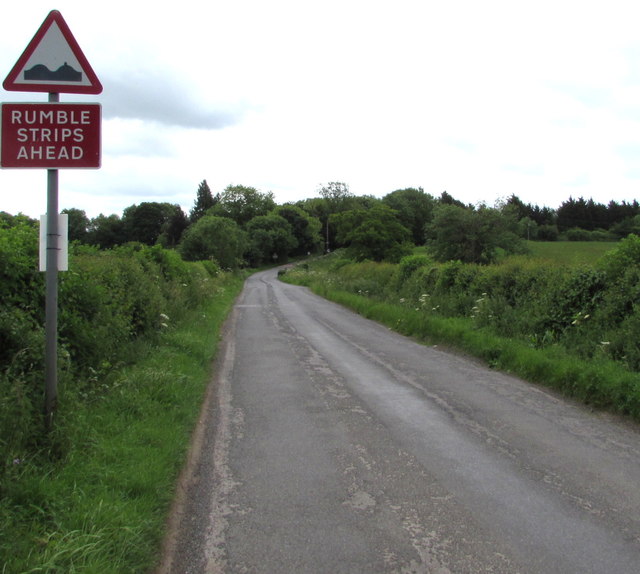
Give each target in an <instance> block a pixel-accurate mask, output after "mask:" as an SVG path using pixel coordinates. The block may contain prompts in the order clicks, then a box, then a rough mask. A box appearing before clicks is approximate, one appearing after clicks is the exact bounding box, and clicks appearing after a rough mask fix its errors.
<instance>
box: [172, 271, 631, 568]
mask: <svg viewBox="0 0 640 574" xmlns="http://www.w3.org/2000/svg"><path fill="white" fill-rule="evenodd" d="M159 572H162V573H169V572H170V573H174V574H177V573H180V574H187V573H194V574H195V573H198V574H199V573H209V574H214V573H216V574H217V573H264V574H287V573H291V574H293V573H295V574H304V573H318V574H320V573H321V574H325V573H326V574H340V573H345V574H347V573H349V574H366V573H398V574H404V573H406V574H409V573H416V574H417V573H433V574H445V573H454V574H459V573H470V574H471V573H472V574H477V573H480V572H491V573H508V574H515V573H538V574H555V573H557V574H596V573H597V574H603V573H612V574H631V573H633V574H637V573H638V572H640V432H639V429H638V426H636V425H632V424H629V423H625V422H624V421H621V420H618V419H617V418H616V417H613V416H611V415H602V414H597V413H592V412H590V411H589V410H588V409H586V408H583V407H581V406H578V405H575V404H572V403H571V402H569V401H566V400H564V399H562V398H559V397H557V396H555V395H554V394H552V393H551V392H549V391H546V390H544V389H541V388H539V387H536V386H533V385H530V384H527V383H525V382H523V381H521V380H519V379H517V378H514V377H511V376H507V375H504V374H501V373H498V372H495V371H492V370H490V369H487V368H485V367H484V366H482V365H480V364H478V362H476V361H474V360H470V359H467V358H464V357H461V356H459V355H455V354H451V353H448V352H445V351H443V350H440V349H438V348H433V347H427V346H422V345H419V344H417V343H415V342H413V341H412V340H411V339H408V338H406V337H402V336H400V335H397V334H395V333H393V332H391V331H390V330H388V329H387V328H385V327H382V326H380V325H378V324H376V323H373V322H371V321H368V320H366V319H364V318H362V317H360V316H358V315H355V314H353V313H351V312H350V311H347V310H345V309H344V308H342V307H340V306H338V305H335V304H333V303H330V302H327V301H325V300H323V299H321V298H319V297H317V296H315V295H313V294H311V293H310V292H309V291H308V290H307V289H305V288H301V287H296V286H292V285H287V284H284V283H281V282H280V281H278V279H277V275H276V270H271V271H266V272H261V273H257V274H256V275H254V276H252V277H251V278H249V279H248V280H247V282H246V285H245V288H244V291H243V293H242V294H241V296H240V298H239V299H238V301H237V304H236V306H235V308H234V311H233V312H232V315H231V316H230V319H229V321H228V323H227V327H226V332H225V334H224V338H223V341H222V345H221V351H220V355H219V359H218V362H217V370H216V375H215V378H214V380H213V381H212V385H211V392H210V394H209V396H208V398H207V401H206V402H205V405H204V408H203V414H202V419H201V421H200V424H199V426H198V430H197V432H196V435H195V438H194V445H193V449H192V452H191V459H190V463H189V465H188V466H187V468H186V469H185V473H184V481H183V483H182V487H181V489H180V490H179V494H178V497H177V499H176V512H175V513H174V515H173V521H172V526H171V528H170V534H169V536H168V537H167V541H166V552H165V557H164V560H163V564H162V566H161V568H160V570H159Z"/></svg>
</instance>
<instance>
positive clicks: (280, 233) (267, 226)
mask: <svg viewBox="0 0 640 574" xmlns="http://www.w3.org/2000/svg"><path fill="white" fill-rule="evenodd" d="M245 229H246V231H247V234H248V235H249V250H248V252H247V258H248V259H249V263H250V264H251V265H252V266H254V267H257V266H258V265H262V264H264V263H266V262H270V261H274V262H276V261H277V262H279V263H284V262H286V261H287V259H288V257H289V253H291V251H293V249H295V247H296V246H297V245H298V241H297V240H296V238H295V236H294V234H293V228H292V227H291V224H290V223H289V222H288V221H287V220H286V219H285V218H284V217H281V216H280V215H276V214H275V213H271V214H269V215H258V216H257V217H254V218H253V219H252V220H251V221H249V223H247V225H246V227H245Z"/></svg>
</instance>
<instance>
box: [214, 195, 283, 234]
mask: <svg viewBox="0 0 640 574" xmlns="http://www.w3.org/2000/svg"><path fill="white" fill-rule="evenodd" d="M275 207H276V202H275V200H274V199H273V193H272V192H270V191H269V192H267V193H262V192H260V191H258V190H257V189H256V188H255V187H246V186H244V185H229V186H227V187H226V188H225V190H224V191H223V192H222V193H221V194H220V200H219V201H218V202H217V203H216V204H215V205H214V206H213V207H212V208H211V209H210V210H209V211H208V212H207V215H215V216H218V217H228V218H230V219H233V220H234V221H235V222H236V223H237V224H238V225H240V226H244V225H246V224H247V223H248V222H249V221H251V220H252V219H253V218H254V217H257V216H258V215H267V213H269V212H270V211H272V210H273V209H274V208H275Z"/></svg>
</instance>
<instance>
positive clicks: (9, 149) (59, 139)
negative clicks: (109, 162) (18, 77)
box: [0, 102, 102, 169]
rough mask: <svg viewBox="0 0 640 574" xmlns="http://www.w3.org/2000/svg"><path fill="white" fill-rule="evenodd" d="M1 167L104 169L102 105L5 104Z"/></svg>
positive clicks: (2, 107) (1, 124) (0, 144)
mask: <svg viewBox="0 0 640 574" xmlns="http://www.w3.org/2000/svg"><path fill="white" fill-rule="evenodd" d="M1 116H2V121H1V123H0V130H1V133H0V167H3V168H45V169H64V168H84V169H92V168H93V169H95V168H99V167H100V159H101V158H100V154H101V129H100V127H101V119H102V118H101V116H102V111H101V107H100V104H92V103H57V102H55V103H54V102H51V103H26V102H20V103H3V104H1Z"/></svg>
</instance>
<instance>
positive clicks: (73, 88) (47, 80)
mask: <svg viewBox="0 0 640 574" xmlns="http://www.w3.org/2000/svg"><path fill="white" fill-rule="evenodd" d="M2 86H3V87H4V89H5V90H7V91H16V92H49V93H73V94H99V93H101V92H102V84H101V83H100V80H98V78H97V76H96V74H95V72H94V71H93V69H92V68H91V65H90V64H89V62H88V61H87V58H86V57H85V55H84V54H83V53H82V50H81V49H80V46H79V45H78V42H76V40H75V38H74V37H73V34H72V33H71V30H70V29H69V26H67V23H66V22H65V21H64V18H63V17H62V14H60V12H58V11H57V10H52V11H51V12H50V13H49V15H48V16H47V17H46V19H45V21H44V22H43V23H42V25H41V26H40V28H39V29H38V31H37V32H36V35H35V36H34V37H33V39H32V40H31V42H30V43H29V45H28V46H27V48H26V49H25V51H24V52H23V53H22V56H20V58H19V59H18V61H17V63H16V65H15V66H14V67H13V69H12V70H11V72H10V73H9V75H8V76H7V78H6V80H5V81H4V82H3V84H2Z"/></svg>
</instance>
